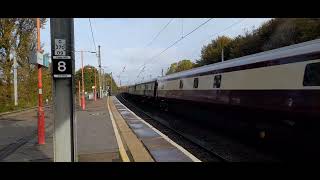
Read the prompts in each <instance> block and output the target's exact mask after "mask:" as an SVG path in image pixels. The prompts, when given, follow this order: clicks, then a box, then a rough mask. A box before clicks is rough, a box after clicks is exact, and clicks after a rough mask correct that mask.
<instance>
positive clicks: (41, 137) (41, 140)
mask: <svg viewBox="0 0 320 180" xmlns="http://www.w3.org/2000/svg"><path fill="white" fill-rule="evenodd" d="M40 51H41V47H40V18H37V52H40ZM38 144H45V122H44V111H43V103H42V69H41V65H40V64H38Z"/></svg>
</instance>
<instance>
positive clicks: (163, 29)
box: [146, 18, 174, 47]
mask: <svg viewBox="0 0 320 180" xmlns="http://www.w3.org/2000/svg"><path fill="white" fill-rule="evenodd" d="M173 19H174V18H172V19H170V21H169V22H168V23H167V24H166V25H165V26H164V27H163V28H162V29H161V30H160V31H159V32H158V34H157V35H156V36H155V37H154V38H153V39H152V40H151V42H149V43H148V44H147V45H146V47H148V46H150V45H151V44H152V43H153V41H154V40H155V39H157V37H158V36H159V35H160V34H161V32H162V31H164V30H165V29H166V28H167V27H168V25H169V24H170V23H171V22H172V20H173Z"/></svg>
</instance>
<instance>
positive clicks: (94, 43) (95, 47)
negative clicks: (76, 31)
mask: <svg viewBox="0 0 320 180" xmlns="http://www.w3.org/2000/svg"><path fill="white" fill-rule="evenodd" d="M89 23H90V29H91V36H92V41H93V45H94V49H95V51H96V52H97V46H96V41H95V40H94V36H93V31H92V25H91V20H90V18H89Z"/></svg>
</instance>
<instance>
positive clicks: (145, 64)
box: [138, 18, 213, 74]
mask: <svg viewBox="0 0 320 180" xmlns="http://www.w3.org/2000/svg"><path fill="white" fill-rule="evenodd" d="M212 19H213V18H210V19H208V20H207V21H205V22H203V23H202V24H200V25H199V26H198V27H196V28H195V29H193V30H192V31H190V32H189V33H188V34H186V35H185V36H183V37H181V38H180V39H178V40H177V41H175V42H174V43H173V44H171V45H170V46H169V47H167V48H166V49H164V50H163V51H161V52H160V53H158V54H156V55H155V56H153V57H151V58H150V59H149V62H145V63H144V65H142V66H140V67H139V68H138V69H140V68H141V67H145V65H146V64H147V63H151V62H153V61H151V60H152V59H154V58H156V57H158V56H160V55H161V54H162V53H164V52H165V51H167V50H168V49H170V48H171V47H173V46H174V45H176V44H177V43H178V42H180V41H181V40H183V39H184V38H186V37H188V36H189V35H190V34H192V33H193V32H195V31H196V30H198V29H199V28H200V27H202V26H203V25H205V24H207V23H208V22H209V21H211V20H212ZM140 73H141V72H140ZM140 73H139V74H140Z"/></svg>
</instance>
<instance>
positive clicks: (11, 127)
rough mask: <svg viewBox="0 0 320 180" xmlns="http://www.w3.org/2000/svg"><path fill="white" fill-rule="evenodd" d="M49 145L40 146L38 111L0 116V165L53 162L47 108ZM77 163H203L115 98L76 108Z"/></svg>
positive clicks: (51, 131) (47, 140)
mask: <svg viewBox="0 0 320 180" xmlns="http://www.w3.org/2000/svg"><path fill="white" fill-rule="evenodd" d="M45 115H46V144H44V145H38V144H37V109H31V110H28V111H22V112H18V113H12V114H5V115H3V116H0V129H1V131H0V133H1V134H0V135H1V138H0V162H1V161H2V162H53V110H52V108H51V107H46V108H45ZM76 118H77V125H76V126H77V139H76V140H77V154H78V161H79V162H172V161H174V162H192V161H200V160H198V159H197V158H196V157H194V156H193V155H192V154H190V153H189V152H187V151H186V150H185V149H183V148H182V147H180V146H179V145H177V144H175V143H174V142H173V141H172V140H170V139H169V138H168V137H167V136H165V135H164V134H162V133H161V132H159V131H158V130H156V129H155V128H153V127H152V126H151V125H150V124H148V123H146V122H145V121H144V120H143V119H141V118H140V117H138V116H137V115H135V114H134V113H133V112H131V111H130V110H129V109H128V108H126V107H125V106H124V105H123V104H121V102H120V101H118V100H117V98H116V97H108V98H104V99H99V100H97V101H87V107H86V110H84V111H83V110H81V109H79V108H77V110H76Z"/></svg>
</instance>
